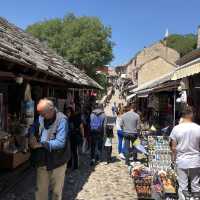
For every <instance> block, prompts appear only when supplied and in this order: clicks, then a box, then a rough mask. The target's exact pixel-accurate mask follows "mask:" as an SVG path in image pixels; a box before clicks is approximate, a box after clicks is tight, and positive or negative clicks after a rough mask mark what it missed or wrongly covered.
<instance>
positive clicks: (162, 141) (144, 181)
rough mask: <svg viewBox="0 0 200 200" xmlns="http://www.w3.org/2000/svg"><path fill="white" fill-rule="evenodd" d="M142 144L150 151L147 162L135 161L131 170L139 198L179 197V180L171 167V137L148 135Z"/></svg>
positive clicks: (155, 199) (157, 199)
mask: <svg viewBox="0 0 200 200" xmlns="http://www.w3.org/2000/svg"><path fill="white" fill-rule="evenodd" d="M141 140H142V139H141ZM141 144H142V145H143V146H145V147H146V150H147V151H148V155H147V162H145V163H143V162H142V161H140V162H133V163H131V165H132V168H131V170H130V175H131V177H132V178H133V182H134V184H135V188H136V192H137V195H138V199H154V200H161V199H166V198H170V199H177V180H176V173H175V171H174V170H173V169H171V150H170V147H169V139H168V138H166V137H163V136H150V135H148V136H146V137H145V138H144V141H141ZM143 160H145V159H143Z"/></svg>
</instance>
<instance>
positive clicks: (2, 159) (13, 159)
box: [0, 152, 30, 169]
mask: <svg viewBox="0 0 200 200" xmlns="http://www.w3.org/2000/svg"><path fill="white" fill-rule="evenodd" d="M29 158H30V153H22V152H16V153H4V152H1V153H0V168H1V169H15V168H16V167H18V166H20V165H21V164H23V163H24V162H26V161H27V160H29Z"/></svg>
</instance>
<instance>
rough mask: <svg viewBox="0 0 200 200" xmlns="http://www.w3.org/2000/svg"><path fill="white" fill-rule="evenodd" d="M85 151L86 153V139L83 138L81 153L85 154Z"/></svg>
mask: <svg viewBox="0 0 200 200" xmlns="http://www.w3.org/2000/svg"><path fill="white" fill-rule="evenodd" d="M86 151H87V140H86V138H84V139H83V144H82V153H85V152H86Z"/></svg>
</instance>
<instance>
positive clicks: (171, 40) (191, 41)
mask: <svg viewBox="0 0 200 200" xmlns="http://www.w3.org/2000/svg"><path fill="white" fill-rule="evenodd" d="M167 46H168V47H171V48H173V49H175V50H177V51H178V52H179V53H180V55H181V56H184V55H185V54H187V53H189V52H190V51H192V50H193V49H196V46H197V36H196V35H194V34H187V35H179V34H172V35H170V36H169V37H168V38H167Z"/></svg>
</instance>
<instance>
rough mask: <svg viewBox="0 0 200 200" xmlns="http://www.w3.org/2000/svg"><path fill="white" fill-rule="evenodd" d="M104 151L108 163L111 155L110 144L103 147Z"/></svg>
mask: <svg viewBox="0 0 200 200" xmlns="http://www.w3.org/2000/svg"><path fill="white" fill-rule="evenodd" d="M105 151H106V161H107V163H110V162H111V157H112V146H109V147H105Z"/></svg>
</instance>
